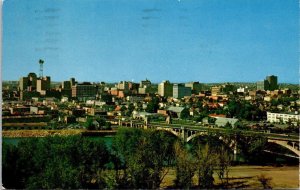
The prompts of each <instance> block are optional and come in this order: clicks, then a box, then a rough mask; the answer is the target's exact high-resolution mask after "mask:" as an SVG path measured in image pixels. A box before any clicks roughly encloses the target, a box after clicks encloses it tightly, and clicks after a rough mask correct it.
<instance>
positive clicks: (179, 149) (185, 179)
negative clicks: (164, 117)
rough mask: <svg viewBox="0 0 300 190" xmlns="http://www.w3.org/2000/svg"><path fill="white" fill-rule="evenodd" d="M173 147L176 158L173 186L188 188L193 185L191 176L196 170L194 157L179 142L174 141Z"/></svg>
mask: <svg viewBox="0 0 300 190" xmlns="http://www.w3.org/2000/svg"><path fill="white" fill-rule="evenodd" d="M174 149H175V158H176V165H175V171H176V179H175V180H174V183H175V187H176V188H181V189H189V188H191V187H192V185H193V176H194V175H195V170H196V167H195V161H194V158H193V156H192V155H191V154H190V153H189V152H188V151H187V150H186V149H185V148H184V147H183V145H182V144H180V142H176V143H175V145H174Z"/></svg>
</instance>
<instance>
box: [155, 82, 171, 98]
mask: <svg viewBox="0 0 300 190" xmlns="http://www.w3.org/2000/svg"><path fill="white" fill-rule="evenodd" d="M158 94H159V95H161V96H165V97H168V96H173V84H171V83H170V81H168V80H167V81H163V82H161V83H160V84H159V85H158Z"/></svg>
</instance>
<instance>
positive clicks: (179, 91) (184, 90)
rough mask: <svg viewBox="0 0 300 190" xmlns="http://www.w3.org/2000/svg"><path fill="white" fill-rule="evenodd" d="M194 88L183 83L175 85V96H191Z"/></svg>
mask: <svg viewBox="0 0 300 190" xmlns="http://www.w3.org/2000/svg"><path fill="white" fill-rule="evenodd" d="M191 94H192V90H191V88H190V87H186V86H184V85H183V84H174V85H173V98H183V97H185V96H191Z"/></svg>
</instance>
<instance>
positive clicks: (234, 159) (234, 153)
mask: <svg viewBox="0 0 300 190" xmlns="http://www.w3.org/2000/svg"><path fill="white" fill-rule="evenodd" d="M237 153H238V150H237V142H236V141H235V143H234V148H233V161H237Z"/></svg>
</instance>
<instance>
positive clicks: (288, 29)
mask: <svg viewBox="0 0 300 190" xmlns="http://www.w3.org/2000/svg"><path fill="white" fill-rule="evenodd" d="M79 15H81V16H79ZM298 30H299V29H298V2H297V1H293V0H290V1H280V0H277V1H269V0H266V1H263V2H261V1H238V0H231V1H226V2H224V1H219V0H217V1H204V0H203V1H193V0H181V1H177V0H168V1H96V0H88V1H84V2H83V1H72V3H71V1H69V0H65V1H58V0H55V1H48V0H45V1H41V0H34V1H16V0H11V1H5V2H4V4H3V62H2V79H3V80H18V79H19V77H21V76H26V75H27V74H28V73H29V72H35V73H38V71H39V65H38V61H39V59H43V60H44V61H45V64H44V75H45V76H46V75H47V76H51V77H52V78H53V79H52V80H53V81H64V80H68V79H69V78H70V77H75V78H76V80H78V81H93V82H94V81H108V82H118V81H122V80H127V81H132V80H133V81H134V82H138V81H140V80H144V79H146V78H148V79H149V80H151V81H154V82H160V81H162V80H170V81H174V82H184V81H187V82H188V81H200V82H204V83H210V82H256V81H260V80H263V79H264V78H265V76H268V75H276V76H278V77H279V82H280V83H298V82H299V65H298V43H297V42H298V41H297V39H298ZM16 68H17V69H16Z"/></svg>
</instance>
